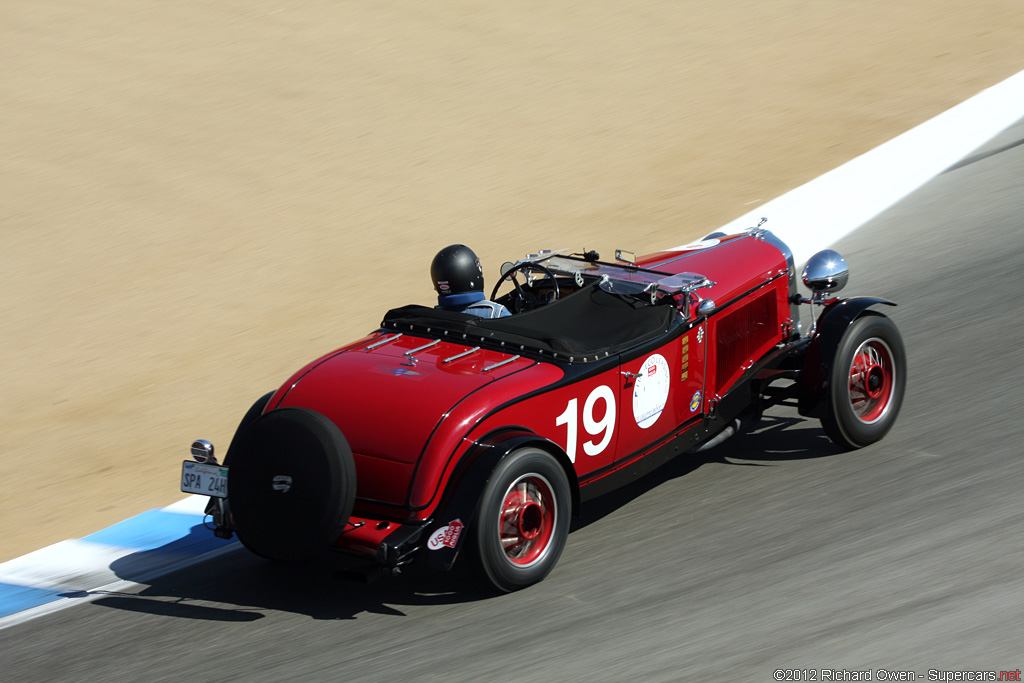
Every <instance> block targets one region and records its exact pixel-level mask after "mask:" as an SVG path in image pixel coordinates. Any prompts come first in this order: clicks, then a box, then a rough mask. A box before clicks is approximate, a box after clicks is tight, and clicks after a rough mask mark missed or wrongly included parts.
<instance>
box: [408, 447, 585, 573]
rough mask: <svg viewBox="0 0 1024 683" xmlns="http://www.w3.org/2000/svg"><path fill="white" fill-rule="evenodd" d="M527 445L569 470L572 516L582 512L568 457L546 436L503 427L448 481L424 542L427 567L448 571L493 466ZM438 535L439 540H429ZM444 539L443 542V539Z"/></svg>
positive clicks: (475, 449)
mask: <svg viewBox="0 0 1024 683" xmlns="http://www.w3.org/2000/svg"><path fill="white" fill-rule="evenodd" d="M524 446H533V447H535V448H539V449H541V450H544V451H547V452H548V453H550V454H551V455H553V456H554V457H555V459H557V460H558V462H559V464H560V465H562V468H563V469H565V470H566V476H567V477H568V479H569V487H570V488H571V489H572V511H573V516H576V515H578V514H579V508H580V492H579V483H578V482H577V479H576V471H575V470H574V469H573V467H572V463H571V462H570V461H569V457H568V456H567V455H566V454H565V453H564V452H563V451H562V449H561V448H559V447H558V446H557V445H555V444H554V443H553V442H551V441H549V440H547V439H545V438H544V437H542V436H540V435H539V434H536V433H534V432H531V431H529V430H525V429H504V430H500V431H496V432H492V433H490V434H488V435H487V436H486V437H484V438H483V439H481V440H479V441H478V442H476V444H475V445H474V446H473V447H472V448H471V449H470V450H469V451H468V452H467V453H466V455H465V456H464V457H463V458H462V460H461V461H460V463H459V465H458V467H457V468H456V471H455V474H454V475H452V478H451V479H450V480H449V482H448V486H447V487H446V490H445V497H444V499H443V501H444V502H443V503H442V504H441V506H440V507H439V508H438V512H437V514H435V515H434V517H433V520H432V521H431V523H430V524H429V525H428V526H427V535H426V538H427V541H426V543H425V545H426V550H425V553H426V555H427V566H429V567H430V568H431V569H438V570H441V571H448V570H449V569H451V568H452V565H454V564H455V560H456V558H458V556H459V550H461V548H462V544H463V542H465V540H466V536H467V535H468V534H466V533H464V530H465V529H466V527H469V526H470V525H471V524H472V523H473V521H474V520H475V518H476V509H477V504H478V503H479V501H480V494H481V492H483V490H484V486H486V484H487V480H488V479H490V477H491V474H492V473H493V472H494V468H495V467H497V466H498V463H499V462H501V460H502V458H504V457H505V456H506V455H508V454H509V453H511V452H512V451H514V450H516V449H518V448H522V447H524ZM435 534H437V535H438V539H437V540H438V541H439V542H436V543H433V544H432V543H431V542H430V539H431V538H432V537H434V535H435ZM442 540H443V541H444V542H440V541H442Z"/></svg>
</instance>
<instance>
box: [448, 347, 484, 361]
mask: <svg viewBox="0 0 1024 683" xmlns="http://www.w3.org/2000/svg"><path fill="white" fill-rule="evenodd" d="M479 350H480V347H479V346H474V347H473V348H471V349H470V350H469V351H463V352H462V353H457V354H455V355H454V356H451V357H450V358H445V359H444V360H443V361H441V364H442V365H443V364H445V363H451V362H452V361H453V360H458V359H460V358H465V357H466V356H468V355H469V354H471V353H476V352H477V351H479Z"/></svg>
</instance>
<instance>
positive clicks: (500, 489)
mask: <svg viewBox="0 0 1024 683" xmlns="http://www.w3.org/2000/svg"><path fill="white" fill-rule="evenodd" d="M847 276H848V271H847V267H846V263H845V261H844V260H843V259H842V257H841V256H839V254H837V253H836V252H834V251H825V252H820V253H819V254H817V255H815V256H814V257H813V258H812V259H811V260H810V261H809V262H808V264H807V267H806V268H805V269H804V271H803V278H802V279H803V282H804V284H805V285H806V286H807V287H809V289H810V291H811V297H810V298H807V297H804V296H802V295H801V294H800V293H799V292H798V290H797V276H796V271H795V268H794V263H793V257H792V254H791V252H790V250H789V248H788V247H787V246H786V245H785V244H783V243H782V242H781V241H780V240H779V239H778V238H777V237H775V236H774V235H773V234H772V233H770V232H768V231H767V230H765V229H763V228H762V227H760V226H758V227H756V228H751V229H750V230H748V231H747V232H745V233H742V234H738V235H732V236H725V235H718V234H716V235H712V236H709V237H708V238H705V239H704V240H702V241H700V242H696V243H693V244H692V245H688V246H686V247H682V248H679V249H675V250H671V251H664V252H659V253H655V254H651V255H648V256H644V257H641V258H635V257H632V255H631V254H628V253H624V252H617V253H616V259H615V260H614V261H602V260H600V258H599V256H598V255H597V254H596V253H594V252H587V253H583V254H570V253H567V252H555V251H542V252H540V253H538V254H531V255H529V256H527V257H526V258H524V259H521V260H519V261H518V262H516V263H513V264H505V266H503V268H502V276H501V278H500V281H499V282H498V284H497V285H496V286H495V288H494V292H493V293H492V299H495V300H497V301H499V302H500V303H502V304H504V305H506V306H507V307H508V308H509V309H511V311H512V312H513V315H511V316H509V317H503V318H495V319H481V318H477V317H474V316H471V315H467V314H464V313H455V312H450V311H446V310H442V309H437V308H431V307H425V306H416V305H411V306H405V307H402V308H398V309H394V310H391V311H388V312H387V313H386V314H385V316H384V319H383V322H382V323H381V326H380V329H378V330H376V331H375V332H373V333H371V334H370V335H369V336H367V337H364V338H363V339H360V340H359V341H356V342H354V343H351V344H348V345H346V346H343V347H341V348H340V349H338V350H336V351H333V352H331V353H329V354H327V355H325V356H323V357H322V358H319V359H317V360H315V361H313V362H312V363H310V364H309V365H307V366H306V367H304V368H302V369H301V370H299V371H298V372H296V373H295V374H294V375H293V376H292V377H291V378H289V379H288V381H286V382H285V383H284V384H283V385H281V387H280V388H279V389H277V391H274V392H272V393H269V394H267V395H266V396H264V397H262V398H260V399H259V400H258V401H256V403H255V404H253V406H252V408H251V409H250V410H249V412H248V413H247V414H246V415H245V417H244V418H243V419H242V421H241V423H240V425H239V426H238V430H237V432H236V433H235V436H234V438H233V440H232V442H231V445H230V447H229V449H228V453H227V457H226V458H225V462H224V463H223V464H222V465H221V464H218V463H217V461H216V459H215V457H214V455H213V446H212V445H211V444H210V443H209V442H207V441H203V440H199V441H197V442H196V443H194V444H193V446H192V454H193V460H189V461H186V462H185V463H184V465H183V475H182V490H183V491H187V492H193V493H203V494H205V495H210V496H211V499H210V503H209V505H208V507H207V512H208V514H210V515H211V516H212V519H213V526H214V527H215V533H216V534H217V535H219V536H223V537H230V536H231V535H232V534H237V535H238V537H239V538H240V539H241V541H242V543H243V544H244V545H245V546H246V547H247V548H249V549H250V550H251V551H253V552H254V553H256V554H258V555H261V556H264V557H267V558H271V559H277V560H298V559H303V558H309V557H312V556H315V555H317V554H319V553H321V552H323V551H324V550H325V549H328V548H335V549H340V550H345V551H349V552H351V553H356V554H358V555H362V556H364V557H365V558H369V559H371V560H372V562H373V563H374V564H375V566H379V567H380V568H382V569H386V570H391V571H397V570H398V569H399V568H401V567H403V566H405V565H409V564H410V563H413V562H419V563H423V564H426V565H428V566H431V567H434V568H438V569H442V570H445V569H449V568H451V567H452V566H453V564H454V562H455V560H456V558H459V557H462V558H464V560H465V561H468V562H469V563H471V565H472V567H473V568H474V570H475V572H476V573H477V575H478V576H479V577H480V578H481V579H482V580H483V581H484V582H485V584H487V585H490V586H493V587H494V588H495V589H497V590H500V591H512V590H516V589H519V588H523V587H525V586H528V585H530V584H533V583H535V582H537V581H540V580H541V579H543V578H544V577H545V576H547V574H548V573H549V572H550V571H551V570H552V568H553V567H554V566H555V563H556V562H557V561H558V559H559V556H560V555H561V553H562V549H563V548H564V546H565V543H566V539H567V536H568V531H569V522H570V518H571V517H572V516H573V515H576V514H578V513H579V511H580V509H581V506H583V505H585V504H586V502H587V501H588V500H590V499H592V498H594V497H595V496H599V495H602V494H605V493H608V492H609V491H612V490H614V489H615V488H617V487H619V486H622V485H623V484H626V483H629V482H631V481H633V480H635V479H637V478H638V477H640V476H642V475H644V474H646V473H647V472H650V471H651V470H652V469H654V468H655V467H657V466H659V465H661V464H663V463H665V462H667V461H668V460H669V459H671V458H674V457H677V456H683V457H685V454H687V453H694V452H697V451H702V450H705V449H707V448H710V447H712V446H714V445H716V444H718V443H720V442H721V441H723V440H724V439H726V438H728V437H729V436H730V435H732V434H734V433H736V432H737V431H739V430H741V429H743V428H745V427H747V426H749V425H752V424H753V423H755V422H756V421H757V419H758V417H759V416H760V414H761V412H762V411H763V410H764V409H765V408H766V407H767V406H770V405H772V404H776V403H780V402H787V403H791V404H793V405H796V406H798V407H799V411H800V413H801V414H802V415H805V416H808V417H814V418H818V419H820V420H821V423H822V425H823V427H824V429H825V431H826V432H827V434H828V436H829V437H830V438H831V439H832V440H833V441H834V442H836V443H837V444H839V445H841V446H842V447H844V448H849V449H853V448H859V447H862V446H866V445H868V444H871V443H873V442H875V441H877V440H879V439H881V438H882V437H883V436H884V435H885V434H886V433H887V432H888V431H889V429H890V427H892V425H893V422H894V421H895V420H896V416H897V413H898V412H899V409H900V404H901V402H902V398H903V394H904V385H905V379H906V372H905V366H906V361H905V358H906V356H905V352H904V348H903V343H902V341H901V338H900V334H899V332H898V330H897V329H896V327H895V325H894V324H893V323H892V322H891V321H890V320H889V318H887V317H886V316H884V315H882V314H881V313H879V312H878V311H877V310H876V307H878V306H879V305H894V304H892V303H891V302H889V301H885V300H883V299H877V298H868V297H862V298H845V299H844V298H838V297H837V296H836V292H838V290H840V289H842V288H843V286H844V285H845V284H846V281H847ZM509 285H512V288H511V290H510V291H508V293H506V294H504V295H499V292H500V291H501V290H502V289H505V288H507V287H508V286H509ZM806 304H810V305H811V307H812V308H811V310H812V311H817V310H820V313H818V314H817V316H816V318H815V319H814V320H813V322H812V323H811V324H810V325H809V326H808V329H806V330H805V329H804V328H803V326H802V325H801V324H800V320H799V309H800V307H801V306H802V305H806ZM815 306H817V307H818V308H814V307H815Z"/></svg>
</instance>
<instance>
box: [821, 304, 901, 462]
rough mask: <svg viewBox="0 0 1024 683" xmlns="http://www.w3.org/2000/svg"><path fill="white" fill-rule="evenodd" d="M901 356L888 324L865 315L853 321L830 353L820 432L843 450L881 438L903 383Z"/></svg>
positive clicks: (893, 415)
mask: <svg viewBox="0 0 1024 683" xmlns="http://www.w3.org/2000/svg"><path fill="white" fill-rule="evenodd" d="M906 359H907V356H906V351H905V350H904V348H903V339H902V337H901V336H900V333H899V330H898V329H896V325H894V324H893V322H892V321H891V320H889V318H887V317H885V316H884V315H881V314H880V313H875V312H873V311H869V312H868V313H866V314H864V315H863V316H861V317H860V318H858V319H857V320H855V321H854V322H853V323H852V324H851V325H850V327H849V328H847V330H846V333H845V334H844V335H843V338H842V340H841V341H840V342H839V347H838V348H837V349H836V355H835V358H834V359H833V363H832V370H831V372H830V376H829V388H828V396H827V400H826V405H825V415H824V416H823V417H822V418H821V423H822V426H823V427H824V428H825V432H826V433H827V434H828V436H829V438H830V439H832V441H834V442H835V443H836V444H838V445H840V446H842V447H843V448H846V449H854V448H862V447H864V446H867V445H870V444H872V443H875V442H876V441H878V440H879V439H881V438H882V437H884V436H885V435H886V434H887V433H888V432H889V430H890V429H891V428H892V425H893V423H895V422H896V416H897V415H898V414H899V411H900V407H901V406H902V404H903V394H904V390H905V387H906V380H907V369H906V368H907V360H906Z"/></svg>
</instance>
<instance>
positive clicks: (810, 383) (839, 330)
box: [799, 296, 896, 417]
mask: <svg viewBox="0 0 1024 683" xmlns="http://www.w3.org/2000/svg"><path fill="white" fill-rule="evenodd" d="M876 305H884V306H895V305H896V304H895V303H893V302H892V301H889V300H888V299H879V298H877V297H871V296H859V297H853V298H850V299H840V300H839V301H836V302H835V303H832V304H829V305H828V306H826V307H825V310H824V311H822V312H821V315H819V316H818V321H817V323H815V333H814V337H813V338H812V339H811V342H810V344H808V346H807V351H806V355H805V356H804V362H803V367H802V369H801V372H800V388H801V391H800V397H799V411H800V414H801V415H803V416H805V417H821V411H822V410H824V407H825V396H826V394H827V392H828V378H829V377H831V374H832V365H833V363H834V362H835V358H836V351H837V350H838V348H839V343H840V342H841V341H842V339H843V335H844V334H846V330H847V329H849V327H850V325H852V324H853V322H854V321H855V320H857V319H858V318H860V317H862V316H864V315H881V314H880V313H875V312H873V311H869V310H868V309H870V308H871V307H872V306H876Z"/></svg>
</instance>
